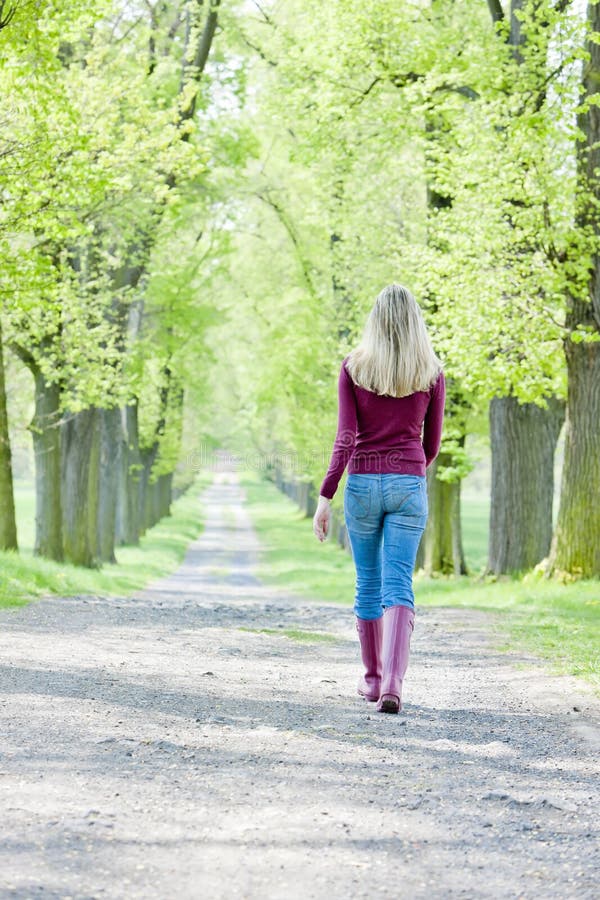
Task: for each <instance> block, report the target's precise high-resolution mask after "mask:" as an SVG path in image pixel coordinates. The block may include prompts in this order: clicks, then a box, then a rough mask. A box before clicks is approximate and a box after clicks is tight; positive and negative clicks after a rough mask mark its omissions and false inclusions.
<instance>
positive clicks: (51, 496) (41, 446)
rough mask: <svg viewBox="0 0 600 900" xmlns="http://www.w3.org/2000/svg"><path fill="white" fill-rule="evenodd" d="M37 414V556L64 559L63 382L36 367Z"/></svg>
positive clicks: (34, 428)
mask: <svg viewBox="0 0 600 900" xmlns="http://www.w3.org/2000/svg"><path fill="white" fill-rule="evenodd" d="M34 383H35V414H34V417H33V420H32V422H31V426H30V429H31V433H32V437H33V453H34V457H35V548H34V552H35V554H36V555H37V556H43V557H45V558H46V559H54V560H56V561H57V562H61V561H62V559H63V537H62V497H61V455H60V432H61V428H60V386H59V385H58V384H56V383H54V384H49V383H48V382H47V381H46V379H45V378H44V376H43V374H42V373H41V372H40V370H39V368H37V366H36V368H35V371H34Z"/></svg>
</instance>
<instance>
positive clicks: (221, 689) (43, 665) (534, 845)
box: [0, 472, 600, 900]
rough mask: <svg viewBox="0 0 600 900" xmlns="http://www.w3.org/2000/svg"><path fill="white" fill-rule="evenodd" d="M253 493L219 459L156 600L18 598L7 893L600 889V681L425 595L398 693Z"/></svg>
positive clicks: (8, 690)
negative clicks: (368, 683) (382, 710)
mask: <svg viewBox="0 0 600 900" xmlns="http://www.w3.org/2000/svg"><path fill="white" fill-rule="evenodd" d="M243 501H244V493H243V490H242V488H241V487H240V485H239V483H238V480H237V476H236V475H235V472H222V473H217V474H216V476H215V482H214V483H213V484H212V485H211V486H210V487H208V488H207V489H206V491H205V492H204V494H203V497H202V502H203V503H205V504H206V511H207V520H206V528H205V531H204V532H203V534H202V536H201V537H200V539H199V540H198V541H196V542H194V543H193V544H192V545H191V546H190V548H189V551H188V554H187V556H186V559H185V561H184V563H183V565H182V566H181V568H180V569H179V570H178V571H177V572H176V573H175V574H174V575H172V576H171V577H168V578H165V579H162V580H160V581H158V582H155V583H153V584H152V585H151V586H150V587H149V588H148V589H146V590H144V591H143V592H141V593H140V594H138V595H136V596H135V597H133V598H130V599H112V600H105V599H97V598H95V597H91V596H90V597H88V596H85V597H83V596H82V597H77V598H69V599H66V598H52V599H49V600H42V601H38V602H34V603H31V604H30V605H29V606H27V607H22V608H19V609H12V610H6V611H3V612H1V613H0V653H1V661H0V666H1V668H0V734H1V742H0V754H1V755H0V808H1V809H2V816H1V824H0V897H2V898H37V897H43V898H77V900H82V898H86V900H87V898H104V897H110V898H202V900H205V898H206V900H212V898H228V900H229V898H236V897H247V898H261V900H262V898H282V900H290V898H328V900H332V898H368V900H372V898H379V897H390V898H411V900H412V898H427V900H434V898H444V900H445V898H455V897H457V898H458V897H464V898H479V897H481V898H484V897H493V898H499V897H500V898H504V897H506V898H509V897H514V898H535V900H540V898H561V900H565V898H574V897H577V898H588V897H589V898H597V897H598V896H599V894H600V888H599V880H598V879H599V873H600V844H599V840H598V838H599V834H598V809H599V800H600V791H599V779H598V756H599V754H598V750H599V749H600V728H599V723H600V714H599V711H600V706H599V701H598V700H597V698H595V697H594V695H593V693H592V692H591V690H589V689H587V688H586V686H585V685H584V684H583V683H580V682H579V681H578V682H575V681H574V680H573V679H569V678H559V677H556V676H551V675H549V674H548V671H547V669H546V668H545V667H544V666H543V665H542V664H541V663H539V662H538V661H536V660H535V659H533V658H531V657H527V656H524V655H522V654H516V653H515V654H510V655H507V654H501V653H499V652H497V651H495V650H494V641H496V642H497V632H498V629H501V621H500V620H494V619H492V618H491V617H490V616H487V615H486V616H484V615H483V614H481V613H479V612H474V611H469V610H458V611H457V610H449V609H427V610H417V618H416V624H415V633H414V636H413V653H412V657H411V665H410V667H409V672H408V675H407V679H406V683H405V709H404V711H403V713H401V714H400V715H399V716H390V715H383V714H377V713H376V712H375V709H374V704H369V703H367V702H365V701H364V700H362V699H361V698H360V697H359V696H358V695H356V694H355V687H356V680H357V677H358V674H359V664H358V660H359V655H358V643H357V639H356V633H355V631H354V622H353V617H352V612H351V608H350V607H339V606H334V605H331V604H322V603H317V602H315V603H308V602H304V601H302V600H298V599H294V598H291V597H286V596H283V595H282V593H281V591H279V590H277V589H274V588H272V587H266V586H264V585H262V584H261V583H260V582H259V581H258V580H257V578H256V577H255V575H254V565H255V563H256V552H257V539H256V535H255V533H254V532H253V530H252V528H251V526H250V523H249V520H248V515H247V512H246V509H245V507H244V503H243ZM318 552H319V546H318V544H317V542H316V540H315V554H317V553H318ZM265 628H268V629H274V630H275V631H280V630H281V631H284V630H287V629H294V630H298V629H299V630H301V631H304V632H314V633H318V634H325V635H327V636H328V639H327V640H321V641H319V642H316V641H312V642H310V641H299V640H297V639H294V638H292V637H289V636H286V635H285V634H283V633H282V634H278V633H275V634H271V633H266V632H263V631H261V630H260V629H265Z"/></svg>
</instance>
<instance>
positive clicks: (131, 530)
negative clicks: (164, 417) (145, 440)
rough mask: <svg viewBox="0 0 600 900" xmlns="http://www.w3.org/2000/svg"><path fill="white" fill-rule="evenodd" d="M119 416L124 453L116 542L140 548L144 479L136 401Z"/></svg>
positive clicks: (118, 499)
mask: <svg viewBox="0 0 600 900" xmlns="http://www.w3.org/2000/svg"><path fill="white" fill-rule="evenodd" d="M119 412H120V416H121V429H120V438H119V440H120V443H121V451H120V454H119V457H118V479H119V485H118V489H117V512H116V517H117V526H116V528H117V530H116V540H117V543H119V544H135V545H137V544H139V542H140V479H141V460H140V449H139V441H138V408H137V401H136V402H135V403H131V404H129V405H128V406H125V407H123V408H122V409H121V410H120V411H119Z"/></svg>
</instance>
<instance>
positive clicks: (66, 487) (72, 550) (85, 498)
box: [61, 407, 100, 568]
mask: <svg viewBox="0 0 600 900" xmlns="http://www.w3.org/2000/svg"><path fill="white" fill-rule="evenodd" d="M97 413H98V411H97V410H96V409H95V408H93V407H92V408H90V409H84V410H82V411H81V412H78V413H74V414H72V415H70V416H69V415H67V417H66V418H65V421H64V422H63V425H62V428H61V472H62V488H63V491H62V497H63V520H62V521H63V544H64V555H65V559H66V560H68V561H69V562H72V563H74V564H75V565H79V566H86V567H87V568H95V567H97V566H98V564H99V559H98V554H97V544H98V541H97V522H98V471H99V463H100V452H99V431H100V429H99V417H98V414H97Z"/></svg>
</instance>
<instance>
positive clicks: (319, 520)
mask: <svg viewBox="0 0 600 900" xmlns="http://www.w3.org/2000/svg"><path fill="white" fill-rule="evenodd" d="M330 522H331V506H330V501H329V500H328V499H327V497H319V504H318V506H317V511H316V513H315V515H314V518H313V531H314V533H315V534H316V536H317V537H318V538H319V540H320V541H324V540H325V538H326V537H327V535H328V533H329V524H330Z"/></svg>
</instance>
